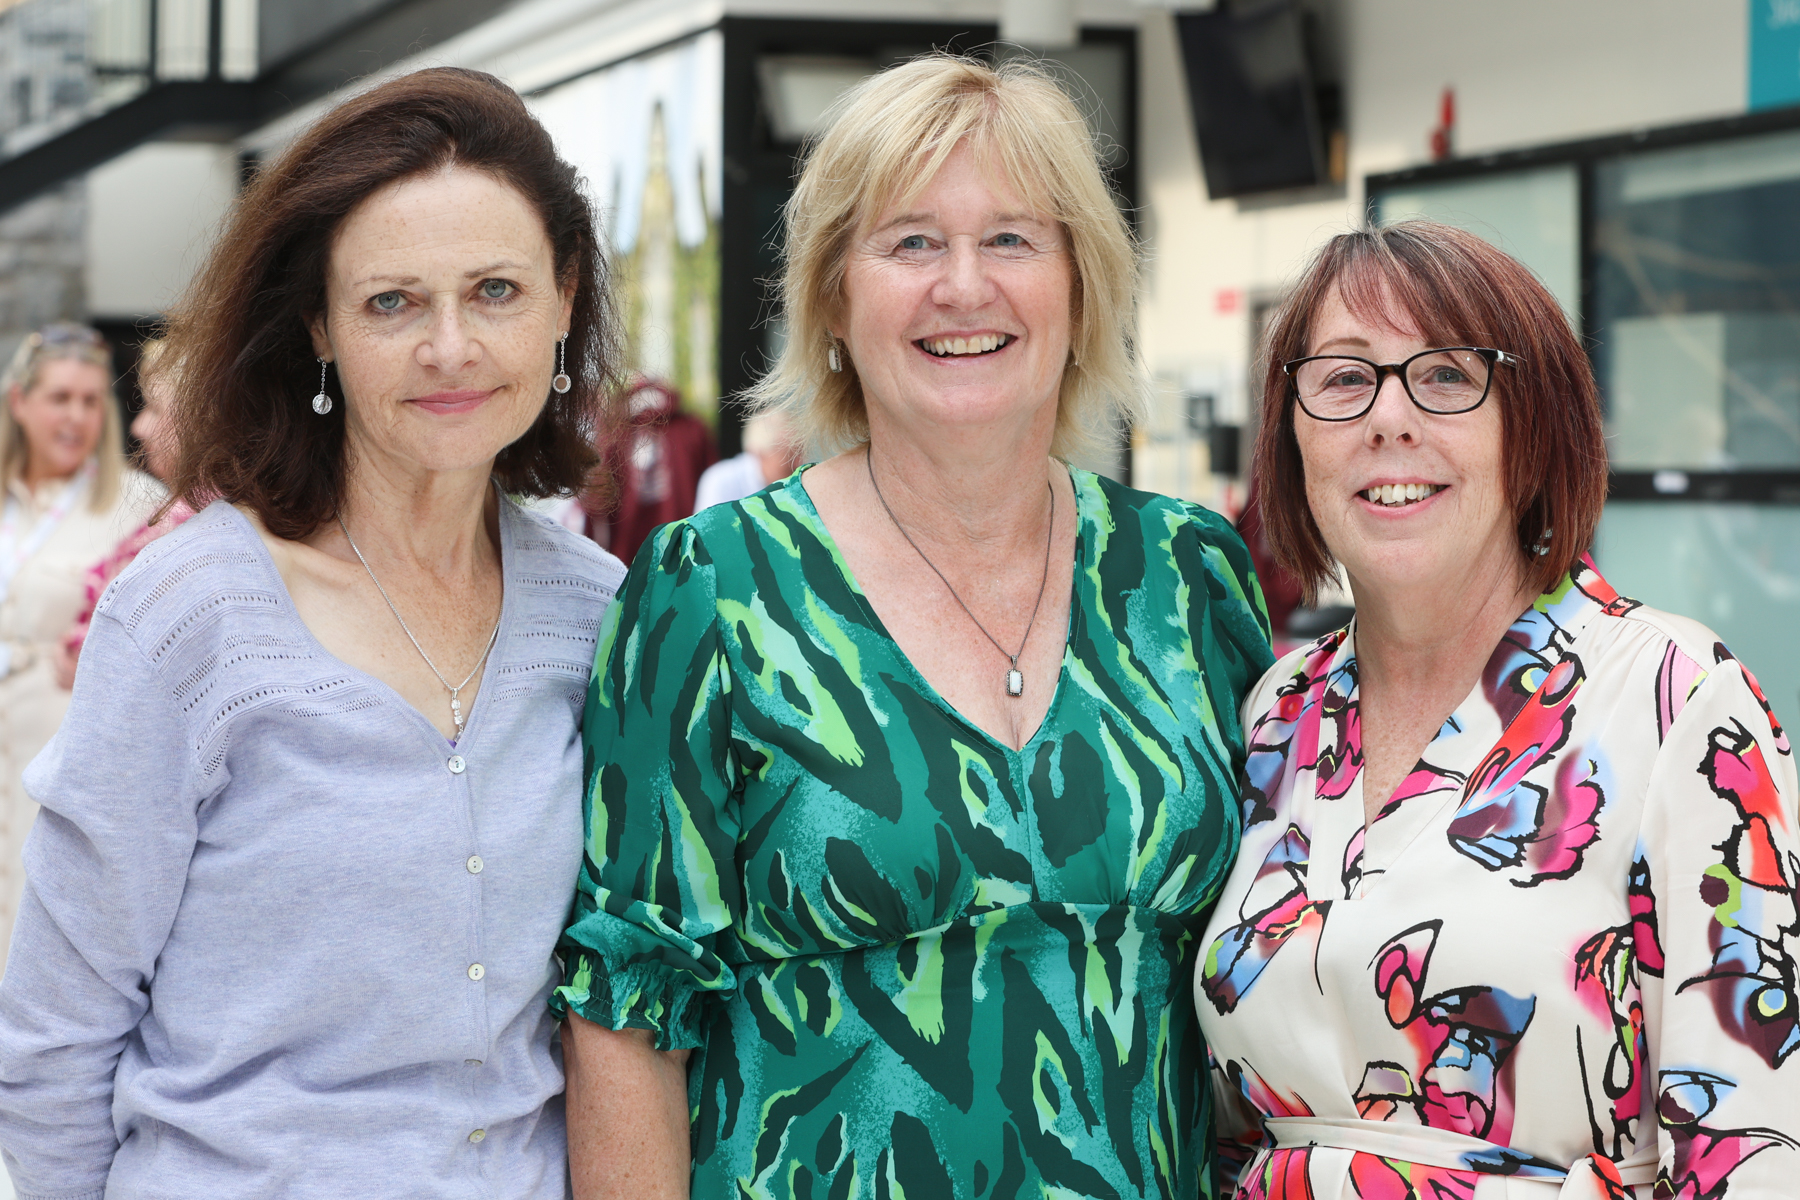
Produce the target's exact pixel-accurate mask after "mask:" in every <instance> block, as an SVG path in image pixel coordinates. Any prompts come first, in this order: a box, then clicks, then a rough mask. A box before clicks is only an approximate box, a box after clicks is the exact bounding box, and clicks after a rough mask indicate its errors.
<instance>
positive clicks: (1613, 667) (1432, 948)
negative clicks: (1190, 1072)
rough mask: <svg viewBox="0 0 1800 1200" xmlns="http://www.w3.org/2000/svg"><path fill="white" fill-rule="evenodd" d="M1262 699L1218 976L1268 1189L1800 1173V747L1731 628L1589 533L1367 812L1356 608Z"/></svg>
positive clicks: (1729, 1186) (1583, 1199) (1259, 1191)
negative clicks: (1720, 626)
mask: <svg viewBox="0 0 1800 1200" xmlns="http://www.w3.org/2000/svg"><path fill="white" fill-rule="evenodd" d="M1245 714H1246V720H1245V725H1246V728H1247V729H1249V731H1250V732H1249V739H1248V740H1249V757H1248V762H1247V766H1246V774H1247V783H1246V786H1245V792H1244V801H1243V806H1244V822H1245V825H1246V831H1245V835H1244V842H1243V850H1242V853H1241V856H1240V858H1239V860H1238V863H1237V866H1236V868H1235V869H1234V871H1233V873H1232V875H1231V878H1230V880H1229V881H1228V882H1227V884H1226V887H1225V890H1224V892H1223V894H1222V895H1221V898H1220V902H1219V906H1218V908H1217V910H1216V911H1215V912H1214V914H1213V917H1212V922H1211V925H1210V926H1209V928H1208V930H1207V933H1206V939H1205V944H1206V946H1207V949H1206V951H1205V953H1204V956H1203V958H1202V960H1201V962H1200V963H1199V966H1198V972H1197V976H1198V977H1197V988H1196V1003H1197V1005H1198V1007H1199V1009H1200V1014H1201V1022H1202V1025H1203V1027H1204V1029H1205V1031H1206V1035H1207V1039H1208V1042H1209V1044H1210V1046H1211V1050H1212V1053H1213V1055H1214V1068H1213V1084H1214V1090H1215V1094H1216V1095H1218V1096H1219V1098H1220V1108H1221V1123H1222V1129H1223V1134H1224V1137H1225V1140H1226V1142H1227V1144H1231V1143H1233V1142H1235V1144H1236V1146H1237V1153H1236V1154H1235V1158H1236V1161H1237V1162H1238V1163H1243V1162H1244V1160H1245V1158H1246V1157H1247V1158H1248V1162H1247V1165H1245V1166H1244V1167H1243V1169H1242V1171H1241V1174H1240V1175H1239V1176H1238V1179H1237V1192H1236V1195H1237V1196H1238V1197H1242V1198H1245V1200H1250V1198H1257V1200H1260V1198H1265V1197H1266V1198H1269V1200H1300V1198H1306V1200H1312V1198H1315V1197H1316V1198H1318V1200H1328V1198H1329V1200H1337V1198H1345V1200H1348V1198H1350V1197H1361V1198H1364V1200H1403V1198H1406V1200H1410V1198H1412V1197H1425V1198H1430V1200H1453V1198H1468V1200H1497V1198H1499V1197H1508V1196H1510V1197H1514V1198H1515V1200H1516V1198H1518V1197H1535V1196H1544V1197H1546V1200H1548V1197H1550V1196H1552V1195H1558V1194H1560V1195H1561V1196H1564V1197H1578V1198H1580V1200H1626V1198H1632V1200H1651V1197H1652V1196H1655V1197H1657V1198H1661V1197H1681V1198H1683V1200H1721V1198H1731V1200H1748V1198H1750V1197H1755V1198H1757V1200H1767V1198H1773V1197H1776V1196H1792V1195H1795V1194H1797V1193H1800V1062H1797V1061H1796V1055H1795V1053H1794V1052H1795V1050H1796V1048H1800V1027H1797V1025H1796V1012H1797V1010H1796V995H1795V952H1796V950H1797V949H1800V920H1797V919H1796V911H1795V898H1796V893H1795V885H1796V883H1800V836H1797V830H1796V823H1797V820H1800V818H1797V815H1796V785H1795V772H1794V761H1793V756H1792V753H1793V752H1792V748H1791V746H1790V744H1789V742H1788V739H1787V737H1786V736H1785V735H1784V734H1783V732H1782V730H1781V727H1780V725H1779V723H1778V722H1777V721H1776V719H1775V717H1774V715H1773V713H1772V712H1771V711H1770V709H1769V707H1768V705H1767V704H1766V703H1765V701H1764V700H1763V697H1762V694H1761V693H1760V692H1759V691H1758V690H1757V686H1756V681H1755V680H1754V679H1753V678H1752V677H1751V676H1750V673H1749V672H1748V671H1746V670H1745V669H1744V668H1743V667H1742V666H1741V665H1740V664H1739V663H1738V662H1737V661H1736V660H1734V659H1733V658H1732V657H1731V655H1730V654H1729V653H1728V652H1727V651H1726V649H1725V647H1724V646H1722V645H1720V644H1719V643H1718V641H1717V640H1716V639H1715V637H1714V636H1713V634H1712V633H1711V632H1710V631H1708V630H1706V629H1705V628H1703V627H1702V626H1700V625H1698V624H1696V623H1694V622H1692V621H1689V620H1686V619H1684V618H1681V617H1675V616H1670V615H1668V614H1665V613H1660V612H1655V611H1653V610H1651V609H1648V608H1645V607H1643V606H1641V605H1639V604H1638V603H1637V602H1635V601H1632V600H1627V599H1624V598H1622V597H1620V596H1618V595H1617V594H1616V593H1615V592H1614V591H1613V590H1612V588H1610V587H1609V586H1608V585H1607V584H1606V581H1605V580H1604V579H1602V578H1601V577H1600V575H1599V574H1598V572H1596V571H1595V570H1594V568H1593V564H1592V563H1591V562H1589V561H1586V560H1584V561H1583V562H1582V563H1580V564H1578V565H1577V567H1576V569H1575V571H1574V572H1573V574H1572V575H1571V576H1570V577H1568V578H1565V579H1564V581H1563V582H1562V583H1561V585H1560V586H1558V587H1557V588H1556V589H1554V590H1553V591H1551V592H1549V593H1547V594H1546V595H1544V596H1542V597H1540V598H1539V599H1538V600H1537V601H1536V602H1535V603H1534V604H1533V605H1532V607H1531V608H1530V609H1528V610H1527V611H1526V612H1525V614H1524V615H1523V616H1521V617H1520V618H1519V619H1518V621H1517V622H1515V623H1514V624H1513V626H1512V627H1511V629H1509V630H1508V631H1507V633H1506V635H1505V636H1504V637H1503V638H1502V639H1501V641H1500V644H1499V645H1498V646H1497V647H1495V649H1494V652H1493V655H1492V657H1491V658H1490V659H1489V660H1488V663H1487V666H1486V669H1485V671H1484V672H1483V674H1482V677H1481V679H1480V681H1479V683H1478V684H1477V685H1476V687H1475V689H1474V691H1473V692H1472V693H1471V694H1470V696H1469V697H1468V699H1467V700H1466V701H1464V702H1463V704H1462V706H1461V707H1460V708H1458V709H1457V710H1456V712H1455V713H1454V714H1453V715H1452V716H1451V718H1450V719H1449V721H1448V722H1446V723H1445V725H1444V727H1443V729H1442V730H1441V731H1440V732H1439V733H1438V735H1437V737H1436V739H1435V740H1434V741H1433V742H1432V743H1431V745H1430V746H1429V747H1428V748H1427V749H1426V751H1425V753H1424V755H1423V756H1422V757H1421V759H1420V761H1419V763H1418V765H1417V766H1416V767H1415V768H1414V769H1413V771H1412V773H1411V775H1409V776H1408V777H1407V778H1406V779H1405V781H1404V782H1403V783H1402V784H1401V785H1400V787H1399V788H1398V789H1397V790H1396V792H1395V794H1394V796H1393V798H1392V799H1391V800H1389V801H1388V802H1387V803H1386V804H1385V805H1384V806H1383V807H1382V808H1381V810H1380V812H1379V813H1378V815H1377V816H1376V818H1375V820H1374V821H1373V823H1372V824H1370V825H1369V826H1368V827H1367V829H1365V828H1364V822H1363V796H1362V781H1361V780H1362V777H1361V767H1362V749H1361V745H1362V743H1361V730H1360V726H1359V723H1358V709H1357V662H1356V650H1355V634H1354V626H1352V628H1351V629H1350V630H1343V631H1339V632H1338V633H1335V634H1332V635H1330V636H1328V637H1326V638H1324V639H1322V640H1320V641H1318V642H1316V643H1314V644H1313V645H1311V646H1309V647H1306V648H1303V649H1301V650H1298V651H1295V652H1294V653H1293V654H1290V655H1289V656H1287V657H1286V658H1284V659H1283V660H1282V661H1281V662H1279V663H1278V664H1276V666H1275V667H1274V668H1273V669H1272V670H1271V671H1270V672H1269V673H1268V674H1267V675H1265V676H1264V677H1263V680H1262V682H1261V683H1260V684H1259V685H1258V686H1257V688H1256V689H1255V690H1254V692H1253V693H1252V695H1251V697H1250V698H1249V700H1248V701H1247V702H1246V705H1245ZM1227 1157H1228V1158H1229V1157H1233V1156H1232V1155H1231V1154H1230V1153H1229V1152H1228V1154H1227ZM1227 1173H1228V1174H1229V1172H1227ZM1533 1183H1537V1184H1540V1185H1547V1186H1530V1185H1531V1184H1533ZM1558 1189H1560V1192H1559V1190H1558Z"/></svg>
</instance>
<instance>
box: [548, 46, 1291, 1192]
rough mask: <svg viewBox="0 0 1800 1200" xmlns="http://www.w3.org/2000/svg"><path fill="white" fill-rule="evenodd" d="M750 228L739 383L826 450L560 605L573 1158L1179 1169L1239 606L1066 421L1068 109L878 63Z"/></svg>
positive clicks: (847, 1169) (1099, 278) (1120, 232)
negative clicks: (764, 281) (573, 754)
mask: <svg viewBox="0 0 1800 1200" xmlns="http://www.w3.org/2000/svg"><path fill="white" fill-rule="evenodd" d="M787 229H788V247H787V268H786V275H785V281H784V288H785V304H786V312H787V317H788V320H789V322H790V328H791V329H792V330H793V331H794V333H795V336H794V337H793V340H792V341H791V342H790V343H789V344H788V349H787V351H786V352H785V355H784V357H783V358H782V360H781V361H780V362H779V363H778V364H777V366H776V368H775V370H774V372H773V373H772V374H771V375H770V376H769V378H768V380H767V381H766V382H765V384H764V385H763V387H762V399H763V400H764V402H765V403H773V404H778V405H779V406H780V407H782V408H783V409H785V410H786V411H787V413H788V414H789V416H790V418H791V420H792V421H793V424H794V427H795V429H796V430H797V432H798V433H799V434H800V436H801V437H802V438H804V439H806V440H807V441H808V442H809V443H811V444H818V445H826V446H834V447H836V448H838V449H840V450H841V451H842V452H841V453H839V454H837V455H836V456H835V457H833V458H830V459H827V460H826V461H824V462H822V463H819V464H817V465H815V466H812V467H809V468H806V469H805V470H803V471H801V472H800V473H798V474H796V475H793V476H790V477H789V478H788V479H787V480H786V481H784V482H782V483H780V484H777V485H776V486H774V487H771V488H769V489H767V490H765V491H763V492H761V493H759V494H757V495H755V496H752V497H750V498H748V499H745V500H741V501H737V502H734V503H729V504H721V505H718V506H715V507H713V508H710V509H707V510H706V511H705V512H703V513H701V514H699V515H697V516H695V517H692V518H690V519H688V520H686V521H680V522H676V523H675V524H673V525H669V526H665V527H664V528H663V529H662V530H661V531H660V532H659V534H658V535H657V536H656V538H654V539H653V540H652V541H651V542H650V543H648V544H647V545H646V547H645V549H644V550H643V551H642V552H640V553H639V554H638V556H637V558H636V559H635V562H634V566H633V568H632V571H631V574H630V575H629V577H628V579H627V582H626V586H625V590H624V591H623V592H622V593H621V600H622V603H621V604H619V605H617V606H616V607H615V608H614V609H613V610H612V612H611V613H610V614H609V617H608V623H607V624H606V626H605V627H604V628H603V630H602V634H601V643H600V649H599V665H598V666H597V667H596V670H595V675H594V689H593V691H592V692H591V694H590V699H589V702H588V707H587V715H586V719H585V736H586V739H587V744H588V763H589V774H588V821H587V829H588V831H589V840H588V845H587V855H586V860H585V863H584V867H583V871H582V875H581V879H580V884H579V892H578V895H577V897H576V908H575V920H574V923H573V925H572V927H571V928H570V930H569V932H568V935H567V937H566V938H565V943H564V948H565V966H566V971H565V981H564V985H563V987H562V988H561V990H560V992H559V993H558V997H557V1000H558V1002H559V1003H560V1004H562V1005H564V1006H566V1008H567V1009H568V1010H569V1012H570V1013H571V1018H570V1022H569V1027H568V1029H567V1031H566V1032H565V1035H564V1043H563V1044H564V1047H565V1054H566V1057H567V1063H568V1072H569V1132H570V1155H571V1165H572V1168H573V1171H574V1177H575V1183H576V1190H577V1194H579V1195H581V1196H583V1197H595V1196H632V1197H652V1196H679V1195H685V1194H688V1189H689V1188H690V1186H691V1189H692V1194H693V1195H695V1196H700V1197H724V1196H732V1197H737V1196H748V1195H753V1196H758V1197H789V1196H796V1197H798V1196H814V1197H825V1196H838V1195H852V1194H857V1195H867V1194H869V1191H870V1190H871V1189H874V1190H876V1191H878V1192H879V1193H880V1194H888V1193H889V1192H891V1193H892V1194H893V1195H895V1196H898V1195H900V1194H902V1193H904V1194H905V1195H907V1196H916V1197H924V1196H932V1197H936V1196H944V1197H948V1196H981V1197H1001V1196H1005V1197H1011V1196H1026V1195H1030V1196H1037V1195H1044V1194H1055V1195H1080V1196H1158V1197H1173V1196H1182V1197H1191V1196H1195V1195H1199V1194H1200V1193H1201V1191H1202V1189H1203V1188H1205V1187H1206V1186H1208V1185H1207V1183H1206V1181H1207V1179H1208V1175H1209V1163H1208V1149H1207V1134H1206V1119H1207V1108H1206V1104H1207V1101H1206V1098H1205V1094H1204V1090H1203V1079H1204V1074H1205V1070H1204V1067H1205V1061H1206V1060H1205V1052H1204V1049H1203V1047H1202V1045H1201V1042H1200V1038H1199V1033H1198V1029H1197V1027H1196V1023H1195V1019H1194V1013H1193V1011H1192V1003H1193V1001H1192V991H1191V987H1192V982H1191V981H1192V964H1191V962H1190V955H1191V951H1192V948H1193V946H1194V945H1195V940H1196V939H1197V938H1198V936H1199V934H1200V931H1201V928H1202V925H1201V920H1202V914H1203V913H1204V912H1205V911H1206V907H1207V905H1208V904H1209V903H1210V901H1211V900H1212V898H1213V896H1214V894H1215V893H1216V892H1217V889H1218V887H1219V885H1220V883H1221V881H1222V880H1223V879H1224V877H1225V873H1226V872H1227V871H1228V870H1229V868H1230V865H1231V861H1232V856H1233V853H1234V851H1235V849H1236V845H1237V818H1236V816H1235V794H1234V789H1233V779H1234V777H1235V775H1236V773H1237V770H1238V767H1239V766H1240V764H1241V763H1242V761H1243V746H1242V743H1241V741H1240V740H1239V735H1238V725H1237V719H1236V713H1237V709H1238V704H1239V702H1240V701H1241V700H1242V698H1243V696H1244V693H1245V689H1246V688H1247V687H1248V686H1249V685H1250V684H1251V683H1252V682H1253V681H1254V680H1255V679H1256V677H1257V676H1258V674H1259V673H1260V672H1261V671H1262V670H1263V669H1264V668H1265V667H1266V666H1267V665H1268V664H1269V662H1270V661H1271V660H1270V655H1269V648H1268V628H1267V623H1266V618H1265V616H1264V614H1263V608H1262V602H1261V598H1260V596H1259V594H1258V592H1257V588H1256V584H1255V582H1254V581H1253V579H1252V578H1251V573H1250V565H1249V559H1248V556H1247V555H1246V553H1245V550H1244V546H1243V543H1242V542H1240V541H1239V540H1238V538H1237V536H1236V534H1234V533H1233V532H1232V531H1231V528H1230V527H1229V526H1228V525H1226V524H1225V523H1224V521H1222V520H1221V519H1219V518H1218V517H1216V516H1214V515H1213V514H1212V513H1209V512H1207V511H1205V510H1204V509H1201V508H1198V507H1195V506H1193V505H1190V504H1185V503H1182V502H1180V501H1175V500H1169V499H1166V498H1164V497H1160V496H1151V495H1147V494H1145V493H1142V492H1134V491H1131V490H1129V489H1127V488H1124V487H1121V486H1119V485H1117V484H1115V483H1113V482H1112V481H1110V480H1107V479H1103V478H1101V477H1099V476H1097V475H1094V474H1092V473H1090V472H1088V471H1083V470H1079V469H1076V468H1074V467H1071V466H1070V465H1068V461H1067V460H1068V457H1069V456H1070V455H1071V454H1073V453H1074V452H1075V451H1077V450H1078V449H1081V448H1082V447H1083V446H1084V444H1085V443H1087V442H1088V441H1089V440H1090V439H1091V438H1092V437H1093V436H1094V435H1095V434H1096V433H1098V432H1100V431H1102V430H1105V429H1106V428H1107V427H1109V426H1110V425H1111V423H1112V421H1113V419H1114V418H1115V417H1116V416H1117V415H1119V414H1120V413H1121V412H1129V411H1130V410H1131V407H1132V405H1133V403H1134V400H1135V397H1136V396H1137V395H1138V383H1137V378H1136V376H1135V374H1134V372H1133V367H1132V361H1131V356H1130V350H1129V339H1128V330H1127V328H1126V326H1125V324H1124V320H1125V318H1126V316H1127V314H1129V313H1130V311H1131V297H1132V287H1133V282H1134V259H1133V251H1132V245H1131V241H1130V238H1129V236H1128V234H1127V232H1126V228H1125V224H1124V222H1123V220H1122V219H1121V218H1120V215H1119V211H1118V209H1117V207H1116V206H1115V204H1114V202H1113V199H1112V197H1111V196H1110V195H1109V194H1108V192H1107V190H1106V187H1105V184H1104V182H1103V180H1102V177H1101V174H1100V170H1099V167H1098V165H1097V162H1096V157H1095V153H1094V148H1093V146H1092V144H1091V142H1090V140H1089V136H1088V133H1087V127H1086V125H1085V123H1084V122H1083V121H1082V118H1081V116H1080V114H1079V113H1078V112H1077V111H1076V110H1075V108H1074V106H1073V105H1072V104H1071V103H1070V101H1069V100H1068V98H1067V97H1066V96H1065V95H1064V94H1063V93H1062V92H1061V91H1060V90H1058V89H1057V87H1056V86H1055V85H1054V84H1053V83H1052V82H1051V81H1050V80H1048V79H1047V78H1046V77H1045V76H1044V75H1042V74H1040V73H1039V72H1037V71H1036V70H1033V69H1031V68H1029V67H1023V66H1008V67H1006V68H1003V69H1001V70H998V71H996V70H993V69H991V68H989V67H987V66H985V65H982V64H980V63H977V62H973V61H969V60H966V59H959V58H951V57H947V56H933V57H929V58H925V59H921V60H919V61H916V62H912V63H909V64H907V65H904V66H901V67H898V68H895V69H893V70H891V71H889V72H887V73H885V74H883V75H879V76H876V77H875V78H874V79H872V80H871V81H869V82H867V83H865V84H863V85H862V86H861V87H860V88H859V89H857V90H856V91H855V92H854V93H853V94H852V95H851V96H850V97H849V99H848V100H847V102H846V104H845V106H844V107H843V109H842V111H841V113H840V115H839V116H838V118H837V121H836V123H835V125H834V126H833V128H832V129H831V131H830V132H829V133H828V134H827V135H826V136H825V137H824V138H823V139H822V140H821V141H820V142H819V144H818V145H817V147H816V148H815V149H814V150H813V151H812V153H811V155H810V158H809V161H808V163H807V165H806V168H805V170H804V173H803V174H802V176H801V178H800V181H799V184H798V188H797V190H796V192H795V194H794V197H793V200H792V202H791V204H790V205H789V208H788V211H787ZM690 1111H691V1112H693V1113H694V1115H695V1119H696V1124H695V1126H694V1127H693V1129H692V1131H691V1135H692V1136H691V1141H690V1128H689V1113H690ZM690 1145H691V1147H692V1151H691V1155H692V1157H691V1160H690ZM878 1181H879V1182H878Z"/></svg>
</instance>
